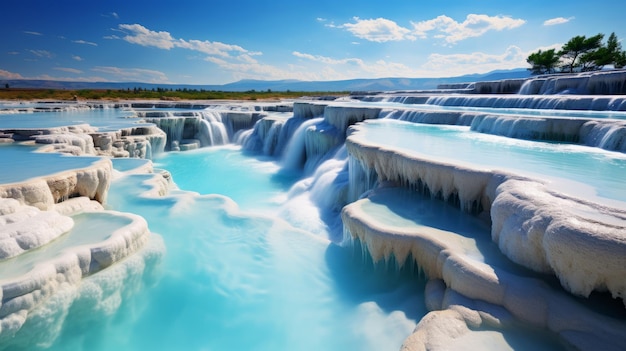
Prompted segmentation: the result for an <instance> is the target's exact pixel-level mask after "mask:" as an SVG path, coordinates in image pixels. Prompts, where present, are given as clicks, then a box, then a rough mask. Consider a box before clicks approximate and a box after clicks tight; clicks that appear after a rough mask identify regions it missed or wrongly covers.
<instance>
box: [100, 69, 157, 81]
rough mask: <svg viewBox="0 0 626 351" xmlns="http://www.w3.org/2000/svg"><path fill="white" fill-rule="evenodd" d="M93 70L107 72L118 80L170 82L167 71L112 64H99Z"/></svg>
mask: <svg viewBox="0 0 626 351" xmlns="http://www.w3.org/2000/svg"><path fill="white" fill-rule="evenodd" d="M92 71H95V72H100V73H105V74H108V75H111V76H114V77H115V80H117V81H126V82H146V83H169V79H168V78H167V76H166V75H165V73H163V72H160V71H155V70H149V69H143V68H120V67H111V66H99V67H94V68H92Z"/></svg>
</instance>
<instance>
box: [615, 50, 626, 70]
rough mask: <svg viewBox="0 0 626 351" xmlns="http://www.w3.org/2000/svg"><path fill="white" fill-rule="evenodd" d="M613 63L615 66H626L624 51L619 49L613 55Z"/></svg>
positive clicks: (625, 53) (625, 52)
mask: <svg viewBox="0 0 626 351" xmlns="http://www.w3.org/2000/svg"><path fill="white" fill-rule="evenodd" d="M613 64H614V65H615V68H623V67H624V66H626V51H621V52H619V53H618V54H617V55H615V62H614V63H613Z"/></svg>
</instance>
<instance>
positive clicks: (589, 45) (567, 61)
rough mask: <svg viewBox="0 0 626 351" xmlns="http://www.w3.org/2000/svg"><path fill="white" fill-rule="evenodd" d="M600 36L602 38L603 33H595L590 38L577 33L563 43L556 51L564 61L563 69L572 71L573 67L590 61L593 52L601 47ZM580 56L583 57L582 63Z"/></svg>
mask: <svg viewBox="0 0 626 351" xmlns="http://www.w3.org/2000/svg"><path fill="white" fill-rule="evenodd" d="M602 38H604V34H596V35H594V36H593V37H590V38H587V37H585V36H584V35H577V36H575V37H573V38H572V39H570V40H569V41H568V42H567V43H565V45H563V48H561V50H560V51H559V52H558V55H559V56H561V59H562V60H563V61H564V64H563V66H562V68H563V71H565V72H569V73H573V72H574V69H576V68H578V67H581V66H583V64H589V62H590V61H592V58H593V55H594V54H593V53H594V52H595V51H597V50H598V49H599V48H601V47H602ZM581 57H583V62H582V63H581V62H580V61H581ZM583 68H584V67H583Z"/></svg>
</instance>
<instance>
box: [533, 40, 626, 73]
mask: <svg viewBox="0 0 626 351" xmlns="http://www.w3.org/2000/svg"><path fill="white" fill-rule="evenodd" d="M602 39H604V34H596V35H594V36H592V37H589V38H587V37H585V36H584V35H577V36H575V37H573V38H572V39H570V40H569V41H568V42H567V43H565V45H563V47H562V48H561V50H559V51H558V52H557V51H556V50H555V49H550V50H546V51H543V50H539V51H536V52H533V53H531V54H530V55H529V56H528V58H527V59H526V62H528V64H530V65H531V68H529V70H530V71H531V72H532V73H533V74H547V73H555V72H557V69H558V70H559V71H560V72H563V73H573V72H586V71H597V70H600V69H602V68H603V67H604V66H607V65H613V66H614V67H615V68H622V67H624V66H626V51H624V50H622V45H621V43H620V42H619V40H618V39H617V36H616V35H615V33H611V35H610V36H609V38H608V40H607V42H606V44H603V43H602Z"/></svg>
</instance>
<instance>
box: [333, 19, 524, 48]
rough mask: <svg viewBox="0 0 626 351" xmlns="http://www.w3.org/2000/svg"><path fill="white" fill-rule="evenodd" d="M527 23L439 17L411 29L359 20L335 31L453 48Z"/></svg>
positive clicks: (374, 38)
mask: <svg viewBox="0 0 626 351" xmlns="http://www.w3.org/2000/svg"><path fill="white" fill-rule="evenodd" d="M524 23H526V21H525V20H523V19H519V18H512V17H509V16H488V15H480V14H469V15H467V16H466V18H465V20H464V21H463V22H457V21H456V20H454V19H453V18H451V17H448V16H445V15H441V16H438V17H436V18H433V19H429V20H426V21H420V22H411V26H412V28H406V27H403V26H400V25H398V24H397V23H396V22H394V21H392V20H389V19H386V18H376V19H360V18H358V17H355V18H354V23H345V24H343V25H341V26H332V27H334V28H344V29H346V30H347V31H349V32H350V33H352V34H354V36H356V37H358V38H361V39H365V40H368V41H373V42H379V43H383V42H388V41H401V40H411V41H413V40H416V39H417V38H422V39H426V38H428V37H429V36H431V37H433V38H436V39H442V40H444V41H445V42H446V43H448V44H455V43H457V42H459V41H461V40H465V39H468V38H473V37H479V36H482V35H483V34H485V33H487V32H489V31H502V30H506V29H513V28H517V27H519V26H521V25H523V24H524Z"/></svg>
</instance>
